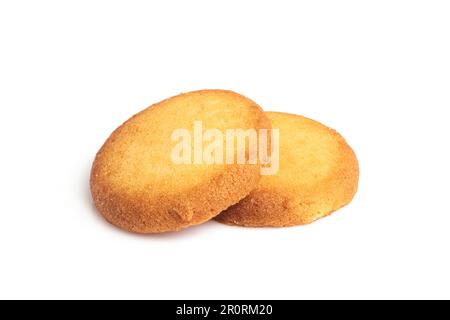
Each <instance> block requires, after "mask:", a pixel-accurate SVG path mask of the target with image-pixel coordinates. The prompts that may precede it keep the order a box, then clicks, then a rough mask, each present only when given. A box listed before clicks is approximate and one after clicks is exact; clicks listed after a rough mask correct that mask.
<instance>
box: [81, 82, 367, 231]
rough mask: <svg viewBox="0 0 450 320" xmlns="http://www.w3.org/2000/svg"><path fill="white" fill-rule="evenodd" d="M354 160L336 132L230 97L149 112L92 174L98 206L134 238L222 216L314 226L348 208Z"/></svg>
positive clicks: (109, 145) (124, 128) (107, 150)
mask: <svg viewBox="0 0 450 320" xmlns="http://www.w3.org/2000/svg"><path fill="white" fill-rule="evenodd" d="M358 177H359V170H358V161H357V159H356V156H355V154H354V152H353V151H352V149H351V148H350V147H349V145H348V144H347V143H346V141H345V140H344V139H343V138H342V137H341V136H340V135H339V134H338V133H337V132H336V131H334V130H332V129H330V128H328V127H326V126H324V125H322V124H320V123H319V122H316V121H313V120H310V119H307V118H305V117H302V116H298V115H291V114H284V113H276V112H264V111H263V110H262V109H261V107H259V106H258V105H257V104H256V103H255V102H254V101H252V100H250V99H248V98H246V97H244V96H242V95H239V94H237V93H234V92H231V91H225V90H201V91H194V92H189V93H184V94H181V95H178V96H175V97H172V98H169V99H167V100H164V101H161V102H159V103H157V104H154V105H152V106H150V107H149V108H147V109H145V110H143V111H142V112H140V113H138V114H137V115H135V116H133V117H132V118H130V119H129V120H128V121H126V122H125V123H124V124H123V125H121V126H120V127H119V128H118V129H116V130H115V131H114V132H113V133H112V134H111V136H110V137H109V138H108V139H107V141H106V142H105V144H104V145H103V146H102V148H101V149H100V151H99V152H98V154H97V156H96V158H95V161H94V164H93V167H92V173H91V181H90V184H91V192H92V197H93V201H94V204H95V206H96V208H97V209H98V210H99V212H100V213H101V214H102V215H103V216H104V217H105V218H106V220H108V221H109V222H110V223H112V224H114V225H116V226H118V227H119V228H122V229H124V230H127V231H131V232H136V233H162V232H171V231H179V230H182V229H185V228H188V227H190V226H194V225H198V224H201V223H204V222H206V221H209V220H211V219H216V220H217V221H219V222H222V223H225V224H229V225H238V226H246V227H286V226H295V225H303V224H308V223H311V222H313V221H316V220H317V219H319V218H321V217H324V216H327V215H329V214H330V213H332V212H334V211H336V210H337V209H339V208H341V207H343V206H345V205H346V204H348V203H349V202H350V201H351V200H352V198H353V196H354V195H355V193H356V190H357V186H358Z"/></svg>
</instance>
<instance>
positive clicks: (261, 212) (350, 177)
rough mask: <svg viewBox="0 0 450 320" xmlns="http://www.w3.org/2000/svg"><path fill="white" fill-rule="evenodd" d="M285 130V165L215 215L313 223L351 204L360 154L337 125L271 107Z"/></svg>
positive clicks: (251, 222)
mask: <svg viewBox="0 0 450 320" xmlns="http://www.w3.org/2000/svg"><path fill="white" fill-rule="evenodd" d="M267 115H268V117H269V118H270V119H271V121H272V128H273V129H277V128H278V129H279V130H280V169H279V172H278V174H276V175H273V176H264V177H263V178H262V179H261V181H260V183H259V186H258V188H257V189H256V190H254V191H252V192H251V193H250V195H249V196H248V197H246V198H245V199H243V200H242V201H240V202H239V203H238V204H236V205H234V206H232V207H230V208H229V209H227V210H225V211H224V212H223V213H222V214H220V215H219V216H218V217H216V220H218V221H219V222H222V223H226V224H230V225H240V226H248V227H285V226H294V225H302V224H309V223H311V222H313V221H315V220H317V219H320V218H322V217H325V216H327V215H329V214H331V213H332V212H334V211H336V210H338V209H339V208H341V207H343V206H345V205H346V204H348V203H349V202H350V201H351V200H352V199H353V197H354V195H355V193H356V191H357V188H358V179H359V167H358V161H357V158H356V156H355V153H354V152H353V150H352V149H351V147H350V146H349V145H348V144H347V142H346V141H345V140H344V138H343V137H342V136H341V135H339V134H338V133H337V132H336V131H335V130H333V129H330V128H328V127H326V126H324V125H323V124H321V123H319V122H316V121H314V120H311V119H308V118H305V117H302V116H297V115H291V114H285V113H276V112H267Z"/></svg>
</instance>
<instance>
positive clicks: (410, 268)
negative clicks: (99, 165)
mask: <svg viewBox="0 0 450 320" xmlns="http://www.w3.org/2000/svg"><path fill="white" fill-rule="evenodd" d="M204 88H222V89H231V90H235V91H237V92H239V93H242V94H244V95H247V96H249V97H250V98H252V99H254V100H255V101H257V102H258V103H259V104H260V105H261V106H263V107H264V108H265V109H266V110H272V111H286V112H291V113H298V114H302V115H305V116H308V117H312V118H314V119H317V120H319V121H321V122H323V123H325V124H327V125H329V126H331V127H333V128H335V129H337V130H338V131H339V132H341V133H342V134H343V135H344V137H346V138H347V140H348V142H349V143H350V144H351V145H352V146H353V148H354V149H355V151H356V153H357V155H358V158H359V161H360V166H361V181H360V189H359V192H358V194H357V196H356V198H355V200H354V202H352V203H351V205H349V206H348V207H346V208H345V209H343V210H341V211H339V212H338V213H336V214H334V215H332V216H331V217H329V218H326V219H323V220H321V221H319V222H317V223H315V224H313V225H309V226H304V227H295V228H289V229H243V228H236V227H228V226H224V225H220V224H218V223H215V222H210V223H207V224H205V225H202V226H199V227H195V228H192V229H189V230H186V231H184V232H181V233H177V234H167V235H158V236H139V235H133V234H128V233H125V232H122V231H120V230H118V229H116V228H115V227H112V226H110V225H109V224H107V223H105V222H104V220H103V219H102V218H101V217H100V216H99V215H98V214H97V213H96V212H95V210H94V209H93V208H92V205H91V200H90V193H89V188H88V178H89V171H90V166H91V163H92V160H93V158H94V156H95V153H96V152H97V150H98V149H99V147H100V146H101V144H102V143H103V142H104V140H105V139H106V138H107V136H108V135H109V134H110V133H111V132H112V130H113V129H115V127H117V126H118V125H119V124H121V123H122V122H123V121H124V120H126V119H127V118H128V117H129V116H131V115H132V114H134V113H136V112H138V111H140V110H141V109H143V108H145V107H147V106H148V105H150V104H152V103H155V102H158V101H159V100H161V99H164V98H167V97H169V96H172V95H175V94H178V93H180V92H186V91H190V90H196V89H204ZM449 108H450V3H449V2H448V1H411V0H408V1H393V0H389V1H381V0H379V1H278V0H277V1H271V2H268V1H261V0H259V1H230V0H227V1H221V2H217V1H177V2H175V1H152V2H150V1H2V2H1V4H0V120H1V123H0V139H1V150H2V152H1V158H0V164H1V166H0V194H1V198H0V199H1V201H0V298H154V299H155V298H158V299H168V298H179V299H197V298H202V299H208V298H209V299H215V298H235V299H240V298H246V299H247V298H253V299H262V298H267V299H272V298H295V299H300V298H344V299H345V298H447V299H448V298H450V273H449V269H450V257H449V255H450V254H449V245H450V210H449V198H450V196H449V190H450V188H449V180H450V170H449V163H450V151H449V149H450V148H449V141H448V138H449V137H450V129H449V123H448V120H449V112H448V110H449Z"/></svg>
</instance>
